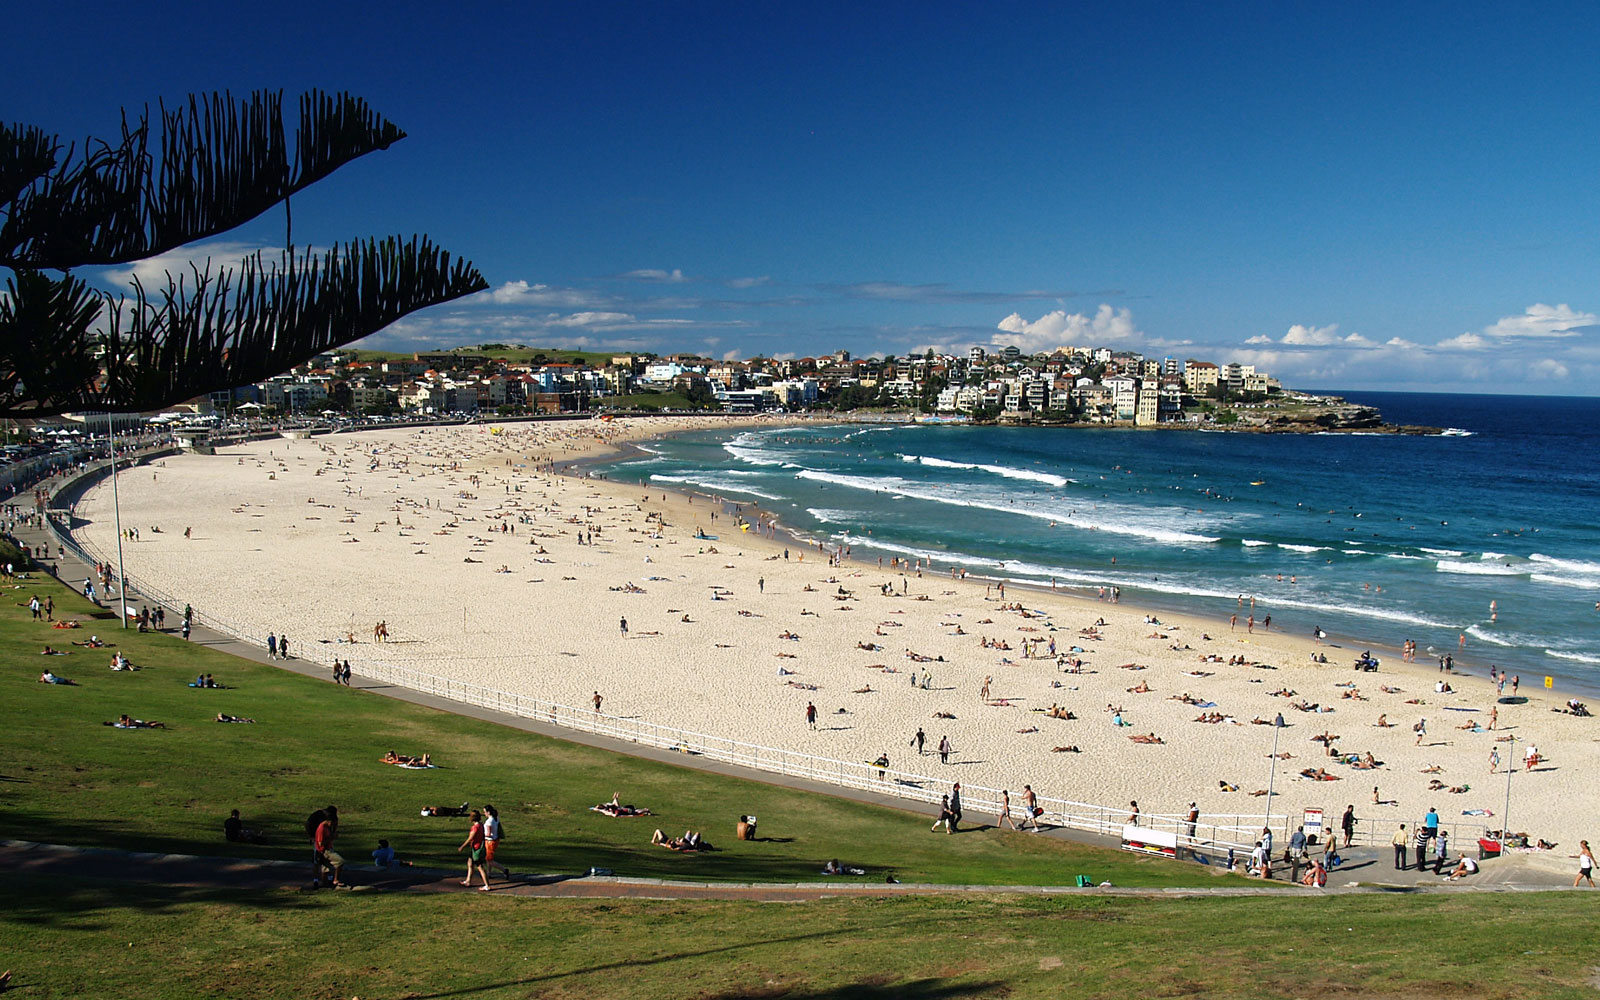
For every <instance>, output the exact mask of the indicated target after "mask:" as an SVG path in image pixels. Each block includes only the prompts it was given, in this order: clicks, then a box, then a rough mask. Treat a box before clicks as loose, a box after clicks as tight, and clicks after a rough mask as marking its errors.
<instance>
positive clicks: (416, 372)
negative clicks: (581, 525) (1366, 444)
mask: <svg viewBox="0 0 1600 1000" xmlns="http://www.w3.org/2000/svg"><path fill="white" fill-rule="evenodd" d="M199 402H200V403H201V405H202V408H206V409H209V410H211V411H212V412H220V413H232V414H237V413H240V412H244V413H250V412H254V413H259V414H261V415H265V416H294V415H304V416H328V415H336V414H349V415H365V416H377V415H394V414H403V415H408V416H422V417H429V416H446V415H463V414H465V415H484V416H503V417H507V416H517V415H525V414H561V413H581V412H591V411H597V410H606V411H614V412H628V411H662V410H670V411H675V412H676V411H684V410H721V411H727V412H733V413H755V412H763V411H786V412H796V411H808V410H822V411H838V412H847V411H860V410H874V411H883V412H886V413H899V414H902V415H905V416H907V417H911V416H916V417H920V418H923V419H947V420H951V421H970V422H980V423H1016V424H1044V425H1098V426H1128V427H1162V426H1166V427H1190V428H1217V429H1223V428H1226V429H1235V430H1256V431H1317V430H1358V429H1359V430H1410V431H1424V430H1427V429H1423V428H1394V427H1390V426H1388V425H1386V424H1384V422H1383V419H1382V416H1381V415H1380V414H1379V413H1378V412H1377V411H1376V410H1373V409H1372V408H1370V407H1363V406H1358V405H1354V404H1350V403H1347V402H1345V401H1344V400H1342V399H1339V398H1337V397H1329V396H1316V395H1310V394H1306V393H1300V392H1294V391H1288V390H1284V389H1283V387H1282V386H1281V385H1280V384H1279V382H1278V380H1277V379H1275V378H1273V377H1272V376H1271V375H1269V374H1268V373H1266V372H1261V371H1257V370H1256V368H1255V367H1254V366H1252V365H1245V364H1237V363H1227V364H1217V363H1214V362H1211V361H1205V360H1200V359H1196V358H1184V359H1179V358H1177V357H1171V356H1168V357H1163V358H1150V357H1146V356H1144V355H1142V354H1138V353H1135V352H1127V351H1114V350H1112V349H1110V348H1107V347H1062V348H1060V349H1058V350H1055V351H1052V352H1050V353H1048V354H1025V353H1023V352H1022V351H1020V350H1019V349H1018V348H1016V347H1014V346H1007V347H998V348H985V347H973V348H971V349H970V350H969V351H967V352H965V353H962V354H948V353H937V352H934V351H926V352H923V353H922V354H920V355H911V356H906V357H897V356H893V355H891V356H887V357H878V356H872V357H865V358H858V357H853V356H852V355H851V353H850V352H849V351H846V350H839V351H835V352H833V353H832V354H827V355H822V356H819V357H806V358H767V357H754V358H748V359H745V360H742V361H740V360H726V359H724V360H714V359H709V358H704V357H700V356H698V355H694V354H684V353H679V354H665V355H656V354H607V353H595V352H573V351H561V350H557V349H544V350H541V349H536V348H528V347H520V346H515V347H514V346H510V345H503V344H486V345H481V346H479V347H476V348H466V349H457V350H452V351H439V352H417V353H413V354H392V353H389V354H385V353H378V352H360V351H345V352H336V353H330V354H324V355H319V356H318V357H315V358H313V359H311V360H310V361H309V362H307V363H306V364H304V365H302V366H299V367H297V368H295V369H293V370H292V371H289V372H285V373H284V374H282V375H279V376H277V377H275V378H272V379H268V380H266V381H263V382H258V383H255V384H253V385H248V386H242V387H239V388H237V389H234V390H232V391H228V392H220V393H214V394H213V395H212V396H211V397H210V398H209V399H208V400H204V401H199Z"/></svg>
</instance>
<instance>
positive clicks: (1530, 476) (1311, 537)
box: [609, 392, 1600, 691]
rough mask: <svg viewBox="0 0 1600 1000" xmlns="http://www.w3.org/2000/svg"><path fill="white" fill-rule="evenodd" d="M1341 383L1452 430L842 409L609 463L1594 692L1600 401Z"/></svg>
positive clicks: (920, 539) (832, 540)
mask: <svg viewBox="0 0 1600 1000" xmlns="http://www.w3.org/2000/svg"><path fill="white" fill-rule="evenodd" d="M1343 395H1345V396H1346V398H1348V399H1350V400H1352V401H1354V402H1360V403H1365V404H1369V405H1373V406H1377V407H1378V408H1380V409H1381V410H1382V412H1383V414H1384V416H1385V418H1386V419H1387V420H1388V421H1389V422H1391V423H1399V424H1421V425H1427V426H1435V427H1445V428H1449V429H1450V430H1449V431H1448V432H1447V434H1445V435H1444V436H1432V437H1412V436H1401V435H1389V434H1313V435H1289V434H1284V435H1275V434H1273V435H1269V434H1242V433H1227V432H1214V433H1208V432H1197V431H1155V430H1151V431H1136V430H1129V429H1087V428H1085V429H1079V428H1071V429H1049V428H1000V427H969V426H956V425H910V426H907V425H883V426H876V425H867V426H864V425H861V424H848V425H845V424H841V425H830V426H809V427H803V428H795V427H784V428H772V429H762V430H754V431H751V430H736V431H734V430H730V431H727V432H712V433H699V434H691V435H684V436H680V437H675V438H670V439H666V440H662V441H656V442H651V443H650V444H649V445H648V449H649V451H650V452H651V454H650V455H649V456H648V457H647V458H645V459H642V460H634V461H627V462H623V463H618V464H617V465H615V466H613V467H612V469H611V470H610V473H609V474H610V476H611V478H613V479H618V480H628V479H640V480H649V481H652V482H655V483H658V484H660V485H663V486H671V487H676V488H680V489H692V490H699V491H703V492H710V493H716V494H719V495H722V496H723V497H725V498H726V499H728V500H730V501H735V502H737V501H746V502H753V503H759V505H760V506H761V507H762V509H764V510H766V511H769V512H771V513H773V514H775V515H776V516H777V517H778V519H779V521H780V523H781V524H783V525H784V526H785V527H786V528H788V529H790V530H791V531H794V532H796V533H797V534H799V535H800V536H802V537H805V538H808V539H813V540H816V541H821V542H824V543H826V544H829V545H830V546H835V545H844V546H849V547H850V549H851V554H852V555H853V556H854V557H855V558H857V559H866V560H875V559H876V558H877V557H878V556H882V557H883V559H884V563H885V565H887V564H888V560H889V559H890V558H891V557H893V556H905V557H910V558H913V559H917V558H921V559H926V560H931V561H932V566H933V568H934V570H935V571H936V572H948V571H949V570H950V568H951V567H952V566H960V567H964V568H966V569H967V570H968V571H969V576H975V577H993V578H996V579H1006V580H1014V581H1018V582H1028V583H1035V584H1042V585H1045V586H1049V585H1050V583H1051V582H1052V581H1054V582H1055V584H1056V585H1057V586H1060V587H1064V588H1071V589H1073V590H1075V591H1076V592H1079V593H1086V594H1089V595H1090V596H1094V595H1096V594H1097V593H1098V589H1099V588H1101V587H1108V588H1109V587H1120V588H1121V592H1122V598H1123V600H1124V601H1125V602H1129V603H1134V604H1141V605H1146V606H1150V607H1153V608H1160V609H1171V610H1175V611H1183V612H1190V613H1196V614H1203V615H1207V616H1211V617H1213V618H1218V619H1222V620H1225V619H1226V618H1227V617H1228V616H1229V615H1231V614H1233V613H1235V611H1236V609H1238V608H1239V606H1240V602H1241V598H1242V599H1243V602H1244V610H1243V611H1239V612H1238V613H1239V621H1240V628H1243V627H1244V622H1245V618H1246V615H1248V614H1249V606H1250V605H1249V601H1250V599H1251V598H1254V600H1255V614H1256V616H1257V619H1258V621H1259V620H1260V619H1261V618H1263V617H1265V616H1266V615H1271V616H1272V627H1273V629H1274V630H1277V629H1290V630H1298V631H1300V632H1302V633H1304V634H1309V633H1310V632H1311V630H1312V629H1313V628H1319V627H1320V628H1323V629H1325V630H1326V631H1328V632H1329V633H1330V634H1332V635H1334V636H1343V637H1348V638H1349V639H1350V640H1352V641H1356V642H1362V641H1365V642H1370V643H1374V644H1380V645H1389V646H1398V645H1399V644H1400V643H1401V642H1403V641H1404V640H1407V639H1414V640H1416V642H1417V643H1418V646H1419V648H1420V649H1421V651H1422V652H1423V653H1425V654H1427V655H1430V656H1434V657H1437V656H1441V655H1444V654H1446V653H1449V654H1453V655H1455V656H1456V657H1457V658H1458V659H1460V660H1461V661H1462V663H1463V664H1464V665H1477V666H1486V665H1487V664H1496V665H1499V666H1501V667H1504V668H1506V669H1509V670H1511V671H1512V672H1514V673H1517V672H1520V673H1521V674H1522V675H1523V677H1524V683H1529V684H1537V683H1542V679H1543V676H1544V675H1553V676H1556V677H1558V678H1561V679H1562V681H1564V682H1567V683H1568V685H1569V686H1577V687H1581V688H1584V689H1586V690H1590V691H1597V690H1600V644H1597V643H1596V641H1595V639H1596V637H1597V636H1600V608H1597V606H1596V602H1597V601H1600V532H1597V530H1596V529H1597V526H1600V399H1594V398H1570V397H1530V396H1481V395H1448V394H1428V393H1386V392H1348V393H1344V394H1343ZM1224 627H1225V626H1224ZM1463 635H1464V636H1465V637H1466V643H1465V647H1464V648H1461V647H1460V645H1459V643H1460V637H1461V636H1463Z"/></svg>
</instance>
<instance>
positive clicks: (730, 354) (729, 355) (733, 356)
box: [722, 347, 743, 361]
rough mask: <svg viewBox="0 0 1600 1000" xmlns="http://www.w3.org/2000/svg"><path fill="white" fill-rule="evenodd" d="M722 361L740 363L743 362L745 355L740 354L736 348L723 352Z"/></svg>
mask: <svg viewBox="0 0 1600 1000" xmlns="http://www.w3.org/2000/svg"><path fill="white" fill-rule="evenodd" d="M722 360H724V361H740V360H743V355H741V354H740V353H739V349H738V348H737V347H736V348H734V349H733V350H731V351H723V352H722Z"/></svg>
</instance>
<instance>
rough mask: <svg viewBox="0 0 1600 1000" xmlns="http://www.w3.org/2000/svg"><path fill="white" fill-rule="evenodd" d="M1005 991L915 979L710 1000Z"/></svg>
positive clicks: (915, 999) (923, 998) (931, 998)
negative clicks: (902, 981) (884, 983)
mask: <svg viewBox="0 0 1600 1000" xmlns="http://www.w3.org/2000/svg"><path fill="white" fill-rule="evenodd" d="M1005 989H1006V984H1005V983H1002V982H1000V981H999V980H993V981H990V982H981V983H952V982H949V981H947V980H944V979H915V980H912V981H911V982H906V983H889V984H886V985H879V984H876V983H850V984H849V985H846V986H836V987H833V988H831V989H825V990H812V991H807V992H796V991H794V990H790V989H787V988H781V987H779V988H774V989H771V990H751V991H740V992H736V993H718V994H716V995H715V996H713V997H711V998H710V1000H768V998H775V997H784V998H785V1000H890V998H891V997H892V998H894V1000H949V998H954V997H968V996H994V995H997V994H999V993H1000V992H1002V991H1004V990H1005Z"/></svg>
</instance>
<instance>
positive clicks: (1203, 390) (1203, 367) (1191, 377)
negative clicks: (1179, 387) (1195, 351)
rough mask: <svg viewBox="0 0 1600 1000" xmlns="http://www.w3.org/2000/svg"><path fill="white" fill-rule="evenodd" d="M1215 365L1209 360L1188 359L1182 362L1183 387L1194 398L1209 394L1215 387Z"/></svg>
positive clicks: (1216, 376) (1216, 372) (1216, 377)
mask: <svg viewBox="0 0 1600 1000" xmlns="http://www.w3.org/2000/svg"><path fill="white" fill-rule="evenodd" d="M1217 380H1218V371H1217V366H1216V365H1214V364H1212V363H1211V362H1209V361H1195V360H1194V359H1192V358H1191V359H1190V360H1188V361H1185V362H1184V363H1183V387H1184V388H1185V389H1188V390H1189V395H1191V396H1194V397H1196V398H1199V397H1203V396H1209V395H1211V394H1212V393H1213V392H1214V391H1215V390H1216V388H1217Z"/></svg>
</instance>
